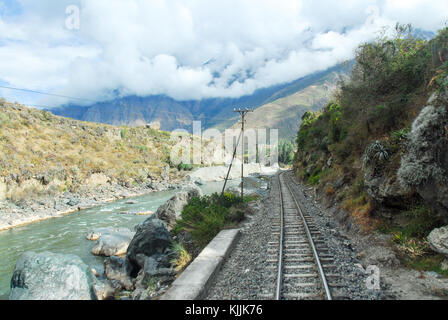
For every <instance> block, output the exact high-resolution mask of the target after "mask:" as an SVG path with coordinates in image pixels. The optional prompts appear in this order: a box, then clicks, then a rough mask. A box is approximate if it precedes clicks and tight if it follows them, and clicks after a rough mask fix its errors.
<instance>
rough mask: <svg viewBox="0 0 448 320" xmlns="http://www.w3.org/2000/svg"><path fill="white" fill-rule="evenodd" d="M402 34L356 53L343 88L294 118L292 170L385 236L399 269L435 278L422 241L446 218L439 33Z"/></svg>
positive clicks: (446, 117) (447, 80)
mask: <svg viewBox="0 0 448 320" xmlns="http://www.w3.org/2000/svg"><path fill="white" fill-rule="evenodd" d="M410 31H411V30H410V28H409V26H406V27H402V26H398V27H397V35H396V36H395V37H394V38H391V39H390V38H386V37H380V38H378V39H377V40H376V41H375V42H373V43H366V44H363V45H361V46H360V47H359V48H358V50H357V52H356V62H355V65H354V69H353V72H352V74H351V78H350V81H348V82H346V83H344V84H343V86H342V87H341V89H340V90H339V91H338V93H337V94H336V96H335V98H334V99H333V100H332V101H331V102H329V103H328V104H327V105H326V106H325V107H324V108H323V109H322V110H321V111H318V112H312V111H310V112H307V113H305V114H304V115H303V117H302V120H303V122H302V125H301V127H300V130H299V132H298V135H297V145H298V152H297V153H296V155H295V163H294V166H295V172H296V174H297V175H298V176H299V177H300V178H301V179H302V180H303V181H304V182H306V183H307V184H310V185H313V186H314V187H315V188H317V192H318V194H319V195H320V196H321V197H323V198H324V199H327V201H328V202H329V203H335V202H336V203H338V204H339V206H340V208H341V209H343V210H345V211H346V212H348V213H349V215H350V219H351V220H353V221H354V222H355V224H356V225H357V226H358V227H359V228H360V230H361V231H365V232H369V231H378V232H384V233H388V234H392V235H393V237H394V242H395V243H396V245H397V250H398V251H399V252H400V253H401V258H402V259H403V261H404V262H405V263H406V264H408V265H410V266H412V267H415V268H417V269H424V270H435V271H438V270H439V269H438V265H439V262H440V259H441V257H440V256H438V255H434V254H431V253H429V252H430V250H428V247H427V246H428V245H427V242H426V236H427V235H428V233H429V232H430V231H431V230H432V229H433V228H435V227H438V226H441V225H442V224H443V223H446V222H447V221H448V196H447V188H448V187H447V186H448V184H447V181H448V180H447V179H448V171H447V168H448V112H447V108H448V93H447V92H448V91H447V90H448V89H447V86H448V62H447V61H448V48H447V46H448V28H445V29H443V30H440V31H439V33H438V35H437V36H436V37H435V38H434V39H432V40H429V41H427V40H419V39H415V38H413V37H412V36H411V35H410V34H411V33H410Z"/></svg>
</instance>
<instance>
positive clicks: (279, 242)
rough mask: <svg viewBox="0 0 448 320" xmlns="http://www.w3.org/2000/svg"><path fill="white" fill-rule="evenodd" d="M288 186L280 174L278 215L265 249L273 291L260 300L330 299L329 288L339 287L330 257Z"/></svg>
mask: <svg viewBox="0 0 448 320" xmlns="http://www.w3.org/2000/svg"><path fill="white" fill-rule="evenodd" d="M290 183H291V181H290V178H289V177H288V173H287V172H283V173H280V174H279V176H278V185H277V188H278V193H279V202H280V210H279V211H280V214H279V215H278V216H276V217H275V218H274V219H273V220H272V222H271V235H272V239H271V241H270V242H269V243H268V248H267V251H268V256H267V263H268V268H269V269H271V270H272V273H275V276H274V277H273V278H272V279H273V280H274V279H275V280H274V281H273V284H274V287H275V288H269V289H268V292H266V290H265V292H264V293H262V295H261V297H262V298H265V299H276V300H284V299H285V300H316V299H319V300H321V299H327V300H332V299H333V298H334V297H333V295H332V288H333V287H337V286H338V283H337V279H338V275H337V274H335V273H334V271H335V265H334V264H333V257H332V256H331V255H330V254H329V252H328V248H327V247H326V245H325V241H324V239H323V238H322V235H321V234H320V232H319V230H318V228H317V227H316V226H315V224H314V223H313V221H312V218H311V217H310V216H309V215H308V214H307V213H306V212H304V210H303V209H302V208H301V206H300V203H299V202H298V200H297V197H296V196H295V195H294V192H293V190H292V189H291V188H290V186H289V184H290ZM336 298H337V297H336Z"/></svg>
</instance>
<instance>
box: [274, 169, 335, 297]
mask: <svg viewBox="0 0 448 320" xmlns="http://www.w3.org/2000/svg"><path fill="white" fill-rule="evenodd" d="M284 173H286V172H282V173H280V174H279V177H278V178H279V185H280V175H283V174H284ZM286 188H287V189H288V191H289V193H290V194H291V196H292V199H293V200H294V203H295V204H296V207H297V209H298V212H299V215H300V217H301V219H302V221H303V225H304V227H305V232H306V235H307V238H308V242H309V243H310V246H311V249H312V251H313V256H314V261H315V262H316V265H317V269H318V273H319V277H320V280H321V282H322V285H323V287H324V290H325V295H326V297H327V300H332V299H333V298H332V296H331V292H330V288H329V286H328V283H327V279H326V277H325V272H324V269H323V268H322V264H321V262H320V259H319V255H318V253H317V249H316V246H315V244H314V240H313V237H312V236H311V232H310V230H309V228H308V223H307V222H306V219H305V216H304V215H303V212H302V209H301V207H300V205H299V203H298V202H297V199H296V197H295V195H294V193H293V192H292V191H291V188H290V187H289V185H288V183H286ZM280 195H281V199H280V200H281V206H282V211H283V196H282V191H281V186H280ZM282 218H283V214H282ZM282 227H283V226H282ZM282 247H283V244H280V248H282ZM279 263H280V262H279ZM279 274H280V271H279Z"/></svg>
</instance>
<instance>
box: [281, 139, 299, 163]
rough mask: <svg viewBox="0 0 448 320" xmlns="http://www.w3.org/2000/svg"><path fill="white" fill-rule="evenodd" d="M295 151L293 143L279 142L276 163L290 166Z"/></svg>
mask: <svg viewBox="0 0 448 320" xmlns="http://www.w3.org/2000/svg"><path fill="white" fill-rule="evenodd" d="M295 151H296V150H295V145H294V142H293V141H288V140H280V141H279V143H278V161H279V162H280V163H282V164H285V165H289V164H292V162H293V160H294V152H295Z"/></svg>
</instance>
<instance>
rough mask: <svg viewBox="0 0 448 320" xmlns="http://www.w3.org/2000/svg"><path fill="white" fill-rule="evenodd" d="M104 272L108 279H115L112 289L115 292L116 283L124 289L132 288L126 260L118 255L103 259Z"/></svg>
mask: <svg viewBox="0 0 448 320" xmlns="http://www.w3.org/2000/svg"><path fill="white" fill-rule="evenodd" d="M104 274H105V276H106V278H107V279H108V280H111V281H115V282H113V283H114V286H113V287H114V288H115V289H114V291H115V292H116V291H117V290H118V289H117V287H118V286H117V284H119V285H120V286H121V287H122V288H126V290H132V289H133V283H132V279H131V278H130V277H129V275H128V273H127V264H126V260H125V259H122V258H118V257H110V258H107V259H106V260H105V261H104Z"/></svg>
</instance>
